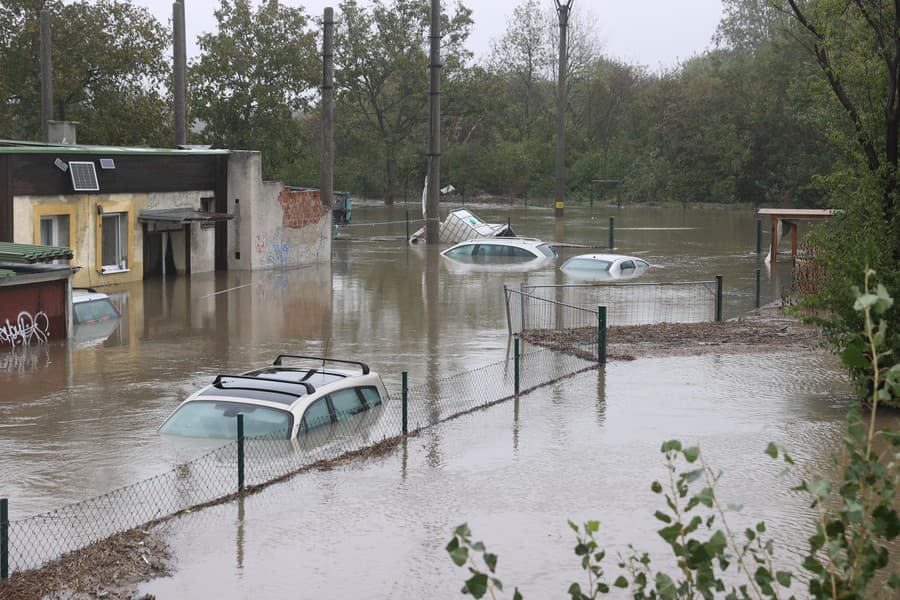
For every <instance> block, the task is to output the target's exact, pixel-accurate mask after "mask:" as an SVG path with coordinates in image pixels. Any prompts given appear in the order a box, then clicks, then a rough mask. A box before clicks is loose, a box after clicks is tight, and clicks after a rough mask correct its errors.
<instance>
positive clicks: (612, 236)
mask: <svg viewBox="0 0 900 600" xmlns="http://www.w3.org/2000/svg"><path fill="white" fill-rule="evenodd" d="M615 247H616V218H615V217H610V218H609V249H610V250H612V249H613V248H615Z"/></svg>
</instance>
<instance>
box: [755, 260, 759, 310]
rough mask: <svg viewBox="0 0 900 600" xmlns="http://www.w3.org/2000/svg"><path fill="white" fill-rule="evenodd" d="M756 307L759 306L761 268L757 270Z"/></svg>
mask: <svg viewBox="0 0 900 600" xmlns="http://www.w3.org/2000/svg"><path fill="white" fill-rule="evenodd" d="M756 308H759V269H757V270H756Z"/></svg>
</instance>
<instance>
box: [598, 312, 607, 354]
mask: <svg viewBox="0 0 900 600" xmlns="http://www.w3.org/2000/svg"><path fill="white" fill-rule="evenodd" d="M597 362H598V363H600V364H601V365H605V364H606V307H605V306H598V307H597Z"/></svg>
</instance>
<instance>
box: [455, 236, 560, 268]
mask: <svg viewBox="0 0 900 600" xmlns="http://www.w3.org/2000/svg"><path fill="white" fill-rule="evenodd" d="M441 256H445V257H447V258H450V259H453V260H456V261H459V262H464V263H470V264H508V263H523V262H528V261H540V262H543V261H546V260H552V259H554V258H556V250H554V249H553V246H552V245H550V244H549V243H547V242H544V241H541V240H539V239H536V238H523V237H507V238H478V239H472V240H466V241H464V242H460V243H458V244H456V245H454V246H451V247H449V248H447V249H446V250H444V251H443V252H441Z"/></svg>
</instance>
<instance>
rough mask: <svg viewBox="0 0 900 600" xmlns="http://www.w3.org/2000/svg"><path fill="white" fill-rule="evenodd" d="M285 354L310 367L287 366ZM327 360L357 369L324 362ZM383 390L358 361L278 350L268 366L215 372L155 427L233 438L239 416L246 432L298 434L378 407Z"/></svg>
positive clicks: (176, 433)
mask: <svg viewBox="0 0 900 600" xmlns="http://www.w3.org/2000/svg"><path fill="white" fill-rule="evenodd" d="M284 359H295V360H306V361H313V362H314V363H316V364H315V365H313V366H286V365H284ZM328 363H337V364H340V365H354V366H356V367H358V368H357V369H354V370H350V369H344V368H332V367H326V364H328ZM387 398H388V395H387V391H386V390H385V387H384V383H383V382H382V380H381V377H380V376H379V375H378V373H375V372H373V371H371V370H370V369H369V367H368V365H366V364H365V363H363V362H359V361H353V360H338V359H334V358H323V357H316V356H301V355H294V354H279V355H278V356H277V357H276V358H275V360H274V361H273V362H272V364H271V365H267V366H265V367H261V368H258V369H253V370H251V371H246V372H244V373H240V374H237V375H227V374H220V375H217V376H216V378H215V379H214V380H213V382H212V383H211V384H210V385H208V386H206V387H204V388H203V389H201V390H199V391H197V392H194V393H193V394H191V395H190V396H189V397H188V398H187V399H186V400H185V401H184V402H182V403H181V404H180V405H179V406H178V408H176V409H175V410H174V411H173V412H172V414H171V415H169V417H168V418H167V419H166V420H165V421H164V422H163V424H162V425H161V426H160V428H159V432H160V433H161V434H165V435H174V436H179V437H193V438H218V439H234V438H235V437H236V436H237V427H236V419H235V417H236V416H237V415H238V414H243V415H244V435H245V436H246V437H268V438H281V439H286V438H291V439H293V438H297V437H298V436H303V435H305V434H306V433H308V432H310V431H312V430H314V429H317V428H319V427H323V426H326V425H332V424H335V423H338V422H341V421H344V420H347V419H350V418H351V417H353V416H354V415H356V414H359V413H362V412H367V411H371V410H372V409H375V408H378V407H380V406H382V404H383V403H384V402H385V401H386V400H387Z"/></svg>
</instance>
